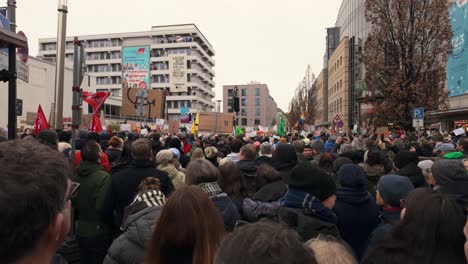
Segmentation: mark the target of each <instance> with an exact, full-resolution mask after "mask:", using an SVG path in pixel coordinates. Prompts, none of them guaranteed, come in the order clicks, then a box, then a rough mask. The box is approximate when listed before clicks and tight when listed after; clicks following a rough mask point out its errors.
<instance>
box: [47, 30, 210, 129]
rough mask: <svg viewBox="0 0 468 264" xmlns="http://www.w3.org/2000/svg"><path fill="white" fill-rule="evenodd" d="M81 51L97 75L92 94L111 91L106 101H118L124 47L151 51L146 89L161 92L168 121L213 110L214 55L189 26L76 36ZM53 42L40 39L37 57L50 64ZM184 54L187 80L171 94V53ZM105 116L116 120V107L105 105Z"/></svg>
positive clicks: (69, 40) (69, 55) (69, 49)
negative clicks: (185, 110) (183, 111)
mask: <svg viewBox="0 0 468 264" xmlns="http://www.w3.org/2000/svg"><path fill="white" fill-rule="evenodd" d="M78 39H79V40H81V41H82V43H83V45H84V47H85V50H86V56H87V58H86V59H87V60H86V66H87V72H88V73H89V74H90V75H92V76H95V77H96V81H95V83H93V84H91V85H92V86H95V87H96V90H97V91H109V92H111V97H110V98H116V99H120V100H121V98H122V96H123V94H122V93H123V92H122V65H123V63H122V50H123V48H124V47H132V46H145V47H146V46H148V47H150V49H151V51H150V58H149V63H150V84H151V85H150V88H151V89H165V90H166V91H167V92H168V93H169V94H168V95H167V96H166V105H167V111H168V114H169V119H170V120H179V118H180V110H181V108H182V107H187V108H188V109H189V112H190V113H198V112H212V111H213V110H214V107H215V104H214V102H213V98H214V97H215V93H214V91H213V89H214V87H215V82H214V81H213V79H214V77H215V72H214V70H213V67H214V66H215V61H214V59H213V56H214V55H215V51H214V49H213V47H212V46H211V44H210V42H209V41H208V40H207V39H206V38H205V36H204V35H203V34H202V33H201V31H200V30H199V29H198V28H197V26H196V25H194V24H184V25H169V26H154V27H152V28H151V30H149V31H143V32H128V33H116V34H101V35H86V36H79V37H78ZM56 49H57V44H56V39H55V38H43V39H39V56H41V57H43V58H44V59H46V60H49V61H55V59H56V58H55V56H56V55H55V54H56ZM65 52H66V58H67V59H73V52H74V51H73V37H67V39H66V51H65ZM176 54H177V55H184V58H185V59H186V65H185V66H186V72H187V76H186V81H185V83H184V86H185V88H186V89H184V91H183V92H173V91H171V86H173V79H175V78H171V77H172V76H171V72H170V60H171V56H172V55H176ZM104 109H105V114H106V116H108V117H113V118H120V119H122V118H123V117H122V116H121V105H120V106H114V107H112V106H108V107H104Z"/></svg>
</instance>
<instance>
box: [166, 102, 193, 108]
mask: <svg viewBox="0 0 468 264" xmlns="http://www.w3.org/2000/svg"><path fill="white" fill-rule="evenodd" d="M179 107H192V102H190V101H167V108H179Z"/></svg>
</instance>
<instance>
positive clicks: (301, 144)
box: [292, 139, 305, 153]
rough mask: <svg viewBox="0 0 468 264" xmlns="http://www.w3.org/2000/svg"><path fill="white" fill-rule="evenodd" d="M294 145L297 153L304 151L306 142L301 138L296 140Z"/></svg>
mask: <svg viewBox="0 0 468 264" xmlns="http://www.w3.org/2000/svg"><path fill="white" fill-rule="evenodd" d="M292 145H293V147H294V149H295V150H296V152H297V153H302V152H304V146H305V143H304V141H303V140H300V139H297V140H294V141H293V143H292Z"/></svg>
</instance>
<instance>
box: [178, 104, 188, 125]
mask: <svg viewBox="0 0 468 264" xmlns="http://www.w3.org/2000/svg"><path fill="white" fill-rule="evenodd" d="M180 122H181V123H183V124H187V123H190V115H189V109H188V107H185V106H183V107H181V108H180Z"/></svg>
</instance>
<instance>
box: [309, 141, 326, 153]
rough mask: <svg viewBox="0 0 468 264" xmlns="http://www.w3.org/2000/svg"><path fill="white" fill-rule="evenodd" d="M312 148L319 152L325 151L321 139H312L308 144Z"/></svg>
mask: <svg viewBox="0 0 468 264" xmlns="http://www.w3.org/2000/svg"><path fill="white" fill-rule="evenodd" d="M310 146H311V147H312V149H313V150H316V151H318V152H320V153H323V152H325V143H323V141H322V140H321V139H317V140H314V141H312V144H311V145H310Z"/></svg>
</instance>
